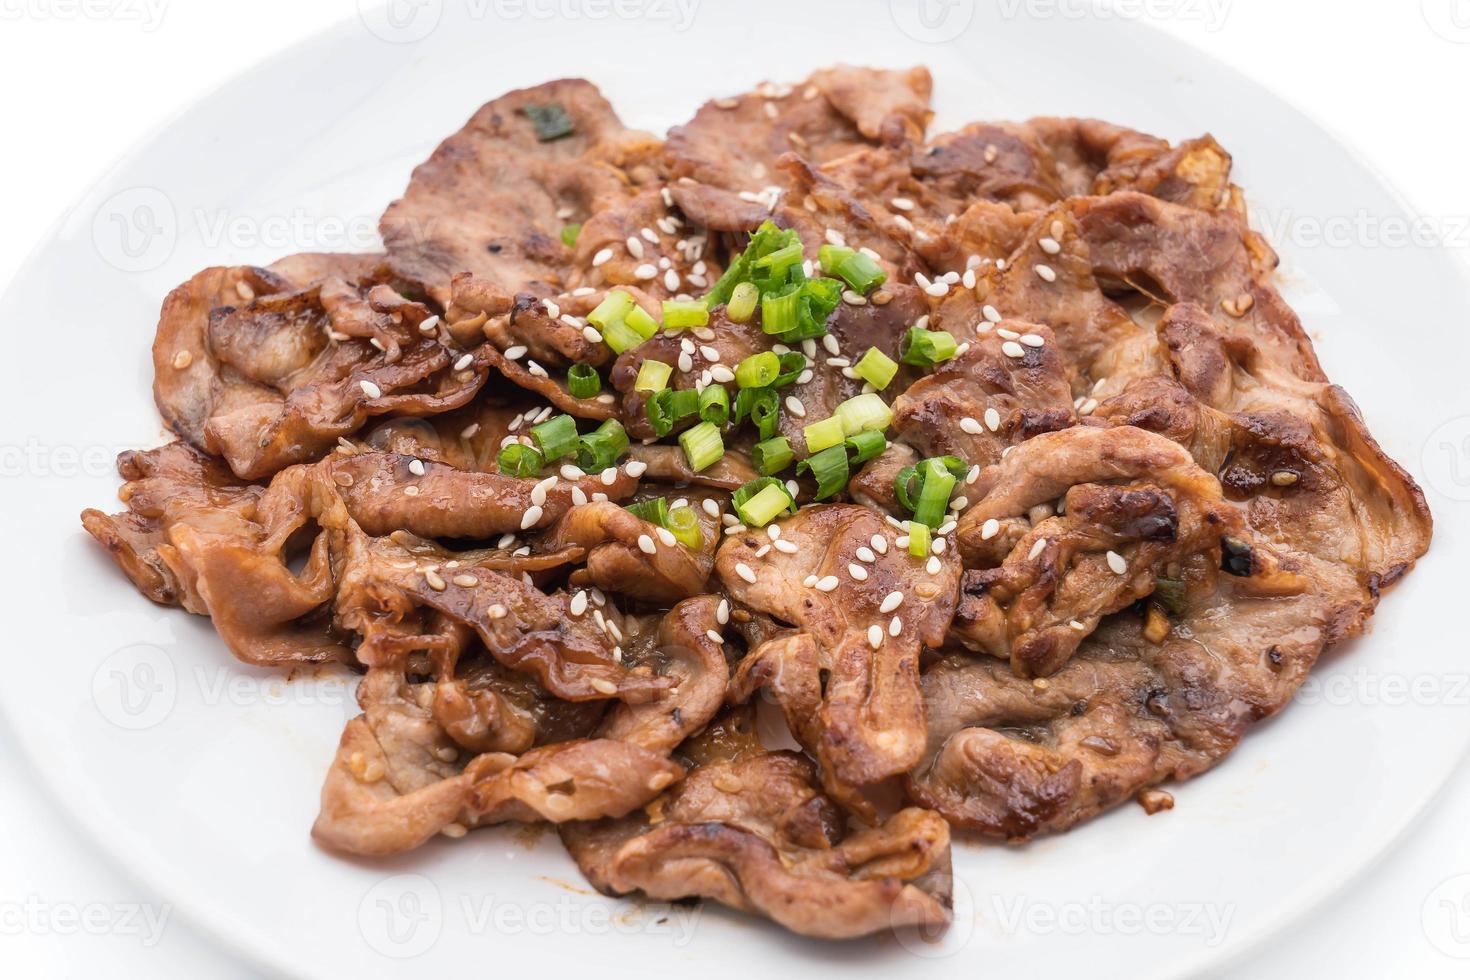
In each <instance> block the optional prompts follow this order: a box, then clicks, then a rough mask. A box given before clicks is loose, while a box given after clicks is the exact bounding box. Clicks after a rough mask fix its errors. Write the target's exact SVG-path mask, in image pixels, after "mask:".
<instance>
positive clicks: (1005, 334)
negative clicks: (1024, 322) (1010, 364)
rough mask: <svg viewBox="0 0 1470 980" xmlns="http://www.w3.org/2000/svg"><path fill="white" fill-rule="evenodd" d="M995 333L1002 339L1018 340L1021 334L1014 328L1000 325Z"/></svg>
mask: <svg viewBox="0 0 1470 980" xmlns="http://www.w3.org/2000/svg"><path fill="white" fill-rule="evenodd" d="M995 335H996V336H997V337H999V338H1001V339H1002V340H1020V339H1021V335H1020V334H1019V333H1017V332H1016V331H1014V330H1011V329H1008V328H1006V327H1000V328H998V329H997V330H996V331H995Z"/></svg>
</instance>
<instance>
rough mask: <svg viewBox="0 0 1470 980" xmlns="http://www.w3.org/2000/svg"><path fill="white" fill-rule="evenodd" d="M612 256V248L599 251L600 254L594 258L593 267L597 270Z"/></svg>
mask: <svg viewBox="0 0 1470 980" xmlns="http://www.w3.org/2000/svg"><path fill="white" fill-rule="evenodd" d="M612 256H613V251H612V249H610V248H604V249H599V250H598V252H597V254H596V255H594V256H592V266H593V268H596V267H597V266H599V265H602V264H603V263H604V262H606V261H607V260H608V259H611V258H612Z"/></svg>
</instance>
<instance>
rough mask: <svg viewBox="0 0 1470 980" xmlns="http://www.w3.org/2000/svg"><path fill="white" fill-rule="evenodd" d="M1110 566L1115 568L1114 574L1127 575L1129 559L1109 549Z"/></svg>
mask: <svg viewBox="0 0 1470 980" xmlns="http://www.w3.org/2000/svg"><path fill="white" fill-rule="evenodd" d="M1108 568H1110V569H1112V570H1113V574H1114V575H1125V574H1127V572H1128V560H1127V559H1126V558H1124V557H1123V556H1122V555H1120V554H1118V553H1117V552H1116V551H1109V552H1108Z"/></svg>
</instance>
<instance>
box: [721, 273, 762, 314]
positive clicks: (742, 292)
mask: <svg viewBox="0 0 1470 980" xmlns="http://www.w3.org/2000/svg"><path fill="white" fill-rule="evenodd" d="M760 298H761V291H760V290H759V289H758V288H756V285H755V283H753V282H742V283H741V284H740V285H738V286H736V287H735V291H734V292H733V293H732V294H731V296H730V302H728V303H726V304H725V315H726V316H727V317H729V318H730V319H731V320H733V321H734V322H736V323H749V322H750V318H751V317H752V316H754V315H755V304H756V303H758V302H760Z"/></svg>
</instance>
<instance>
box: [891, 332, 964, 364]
mask: <svg viewBox="0 0 1470 980" xmlns="http://www.w3.org/2000/svg"><path fill="white" fill-rule="evenodd" d="M958 349H959V345H958V344H956V343H955V339H954V338H953V337H951V336H950V335H949V334H947V333H945V332H944V331H943V330H925V329H924V328H923V327H909V330H908V333H906V334H904V335H903V340H902V341H900V342H899V347H898V359H899V360H900V361H903V362H904V363H905V364H913V365H916V366H917V367H933V366H934V365H936V364H939V363H941V362H943V361H947V360H949V359H950V358H951V357H954V353H955V351H956V350H958Z"/></svg>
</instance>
